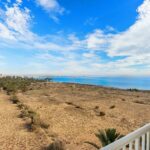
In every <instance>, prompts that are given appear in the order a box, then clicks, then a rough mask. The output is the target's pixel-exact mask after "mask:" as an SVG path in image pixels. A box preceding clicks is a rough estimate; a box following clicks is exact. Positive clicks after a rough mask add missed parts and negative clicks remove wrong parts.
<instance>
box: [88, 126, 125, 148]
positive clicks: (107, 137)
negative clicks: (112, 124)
mask: <svg viewBox="0 0 150 150" xmlns="http://www.w3.org/2000/svg"><path fill="white" fill-rule="evenodd" d="M95 136H96V137H97V138H98V140H99V141H100V142H101V145H102V146H103V147H104V146H106V145H109V144H110V143H113V142H114V141H116V140H118V139H120V138H121V137H123V135H121V134H120V133H117V131H116V129H114V128H109V129H105V130H99V131H98V133H96V134H95ZM86 143H88V144H90V145H92V146H94V147H95V148H96V149H100V146H98V145H97V144H95V143H92V142H88V141H87V142H86Z"/></svg>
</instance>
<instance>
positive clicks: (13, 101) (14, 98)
mask: <svg viewBox="0 0 150 150" xmlns="http://www.w3.org/2000/svg"><path fill="white" fill-rule="evenodd" d="M10 100H11V101H12V103H13V104H17V103H19V102H20V101H19V99H18V97H17V96H16V95H13V96H11V98H10Z"/></svg>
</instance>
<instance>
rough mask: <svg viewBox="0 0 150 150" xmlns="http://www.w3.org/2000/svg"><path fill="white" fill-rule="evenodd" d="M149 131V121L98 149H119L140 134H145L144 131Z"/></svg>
mask: <svg viewBox="0 0 150 150" xmlns="http://www.w3.org/2000/svg"><path fill="white" fill-rule="evenodd" d="M148 131H150V123H148V124H146V125H145V126H143V127H141V128H139V129H137V130H135V131H133V132H131V133H129V134H128V135H126V136H125V137H123V138H121V139H119V140H117V141H115V142H113V143H111V144H109V145H107V146H105V147H103V148H101V149H100V150H116V149H121V148H122V146H124V145H127V144H129V143H130V142H132V141H134V140H135V139H136V138H139V137H140V136H141V135H143V134H145V133H146V132H148Z"/></svg>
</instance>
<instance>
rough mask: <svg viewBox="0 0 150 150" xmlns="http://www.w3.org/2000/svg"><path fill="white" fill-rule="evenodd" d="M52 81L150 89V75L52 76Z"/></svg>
mask: <svg viewBox="0 0 150 150" xmlns="http://www.w3.org/2000/svg"><path fill="white" fill-rule="evenodd" d="M50 78H52V81H53V82H63V83H80V84H89V85H98V86H105V87H114V88H121V89H131V88H132V89H134V88H135V89H140V90H150V77H68V76H65V77H64V76H54V77H50Z"/></svg>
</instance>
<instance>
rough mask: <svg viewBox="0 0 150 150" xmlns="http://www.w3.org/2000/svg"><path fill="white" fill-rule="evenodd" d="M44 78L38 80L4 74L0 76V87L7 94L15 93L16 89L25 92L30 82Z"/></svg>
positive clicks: (36, 80)
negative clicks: (4, 75)
mask: <svg viewBox="0 0 150 150" xmlns="http://www.w3.org/2000/svg"><path fill="white" fill-rule="evenodd" d="M44 81H45V80H38V79H34V78H27V77H18V76H6V77H1V78H0V88H2V89H3V90H5V91H6V92H7V94H8V95H10V94H12V93H16V92H17V91H22V92H25V91H27V89H28V87H29V86H30V85H31V84H32V83H37V82H44Z"/></svg>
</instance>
